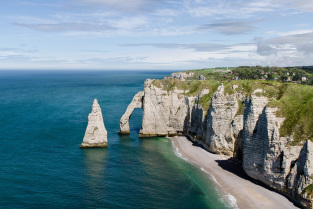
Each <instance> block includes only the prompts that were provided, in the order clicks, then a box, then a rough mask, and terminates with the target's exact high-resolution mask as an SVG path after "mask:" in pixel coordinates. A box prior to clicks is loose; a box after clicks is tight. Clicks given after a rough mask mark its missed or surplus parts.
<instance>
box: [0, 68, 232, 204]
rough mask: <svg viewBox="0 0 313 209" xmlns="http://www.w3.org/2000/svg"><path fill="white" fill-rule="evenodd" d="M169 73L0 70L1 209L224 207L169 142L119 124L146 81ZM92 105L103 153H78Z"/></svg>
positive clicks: (134, 122) (136, 117) (137, 117)
mask: <svg viewBox="0 0 313 209" xmlns="http://www.w3.org/2000/svg"><path fill="white" fill-rule="evenodd" d="M169 74H170V72H169V71H168V72H160V71H156V72H152V71H149V72H143V71H0V141H1V144H0V160H1V161H0V208H1V209H3V208H8V209H12V208H75V209H78V208H112V209H113V208H114V209H116V208H136V209H137V208H158V209H159V208H186V209H190V208H227V205H226V204H225V203H223V202H225V200H224V199H225V198H223V195H220V194H218V192H217V189H216V188H215V187H216V185H215V183H214V182H213V181H212V180H210V179H209V177H208V176H207V175H206V174H205V173H204V172H202V171H201V170H200V169H198V168H196V167H195V166H194V165H191V164H189V163H187V162H185V161H184V160H183V159H181V158H179V157H177V156H176V155H175V153H174V151H173V147H172V144H171V142H170V141H169V140H168V139H166V138H149V139H147V138H138V132H139V129H140V128H141V120H142V110H140V109H137V110H135V111H134V114H133V115H132V117H131V120H130V128H131V134H130V135H129V136H119V135H118V134H117V132H118V131H119V120H120V118H121V116H122V115H123V114H124V112H125V110H126V108H127V106H128V104H129V103H130V102H131V100H132V97H133V96H134V95H135V94H136V93H137V92H138V91H141V90H143V87H144V81H145V79H147V78H162V77H164V76H166V75H169ZM94 98H97V99H98V101H99V104H100V106H101V109H102V113H103V118H104V124H105V127H106V129H107V131H108V144H109V147H108V148H100V149H80V148H79V145H80V144H81V142H82V140H83V137H84V133H85V129H86V127H87V122H88V114H89V113H90V112H91V106H92V103H93V100H94Z"/></svg>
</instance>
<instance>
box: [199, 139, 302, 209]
mask: <svg viewBox="0 0 313 209" xmlns="http://www.w3.org/2000/svg"><path fill="white" fill-rule="evenodd" d="M195 146H198V145H195ZM216 162H217V163H218V165H219V166H220V167H221V168H222V169H224V170H226V171H229V172H231V173H233V174H235V175H237V176H239V177H240V178H243V179H246V180H248V181H251V182H253V183H254V184H257V185H259V186H261V187H264V188H266V189H268V190H270V191H272V192H275V193H278V194H281V195H283V196H284V197H286V198H287V199H288V200H290V201H291V202H292V203H293V204H294V205H295V206H296V207H300V208H302V207H301V206H300V205H299V204H298V203H296V202H295V201H294V200H293V199H291V198H290V197H289V196H287V195H286V194H284V193H281V192H278V191H277V190H274V189H273V188H271V187H269V186H267V185H266V184H264V183H263V182H261V181H258V180H255V179H253V178H251V177H250V176H248V175H247V174H246V173H245V171H244V170H243V168H242V165H241V162H240V161H238V160H237V159H234V158H230V159H227V160H216Z"/></svg>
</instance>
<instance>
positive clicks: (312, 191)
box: [302, 184, 313, 198]
mask: <svg viewBox="0 0 313 209" xmlns="http://www.w3.org/2000/svg"><path fill="white" fill-rule="evenodd" d="M304 193H307V198H308V197H309V196H310V197H313V184H310V185H309V186H307V187H306V188H305V189H304V190H303V191H302V194H304Z"/></svg>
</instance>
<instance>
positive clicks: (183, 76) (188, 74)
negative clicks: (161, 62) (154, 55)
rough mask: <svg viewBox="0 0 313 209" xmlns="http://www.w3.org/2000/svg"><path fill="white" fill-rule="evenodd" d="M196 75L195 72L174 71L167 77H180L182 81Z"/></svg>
mask: <svg viewBox="0 0 313 209" xmlns="http://www.w3.org/2000/svg"><path fill="white" fill-rule="evenodd" d="M194 75H195V73H194V72H177V73H172V74H171V75H170V76H168V77H165V78H166V79H168V78H170V79H179V80H182V81H185V80H186V79H188V78H192V77H193V76H194Z"/></svg>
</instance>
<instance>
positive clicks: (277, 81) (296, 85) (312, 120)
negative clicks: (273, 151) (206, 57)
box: [153, 66, 313, 146]
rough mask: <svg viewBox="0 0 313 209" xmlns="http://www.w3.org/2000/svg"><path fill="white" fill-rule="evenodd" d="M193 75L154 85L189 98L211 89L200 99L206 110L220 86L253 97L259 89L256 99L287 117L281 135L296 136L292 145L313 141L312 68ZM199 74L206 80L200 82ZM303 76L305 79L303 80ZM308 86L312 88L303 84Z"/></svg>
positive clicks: (241, 69) (207, 71)
mask: <svg viewBox="0 0 313 209" xmlns="http://www.w3.org/2000/svg"><path fill="white" fill-rule="evenodd" d="M189 72H193V73H194V75H193V77H192V78H190V77H189V78H188V79H187V81H181V80H178V79H162V80H154V81H153V85H155V86H157V87H159V88H163V89H164V90H166V91H168V92H169V91H171V90H173V89H174V88H177V89H179V90H184V94H185V95H186V96H197V95H198V94H199V93H200V92H201V90H203V89H209V94H207V95H204V96H202V97H201V98H200V100H199V103H200V104H201V105H202V107H203V109H204V110H205V111H207V110H208V108H209V106H210V101H211V97H212V95H213V93H215V92H216V90H217V88H218V86H220V85H221V83H223V84H224V94H234V93H240V94H241V95H244V96H245V97H247V96H250V95H251V94H252V93H253V92H254V91H255V90H256V89H262V90H263V92H262V93H261V92H260V93H256V95H257V96H265V97H268V98H269V99H270V100H271V101H270V103H269V107H277V108H278V111H277V112H276V114H277V116H278V117H283V118H285V120H284V122H283V124H282V126H281V128H280V135H281V136H291V135H293V139H294V140H293V141H290V142H289V145H291V146H294V145H299V144H303V143H304V142H305V141H306V140H311V141H313V131H312V130H313V108H312V107H313V86H310V85H313V74H311V73H312V72H313V67H312V66H311V67H296V68H295V67H286V68H282V67H261V66H253V67H247V66H241V67H237V68H214V69H209V68H207V69H201V70H193V71H187V72H186V73H189ZM199 75H203V76H205V77H206V78H207V79H206V80H199ZM303 77H305V78H306V80H305V79H303ZM301 84H309V85H301ZM238 104H239V109H238V112H237V114H236V115H241V114H243V113H244V104H243V101H239V100H238Z"/></svg>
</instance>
